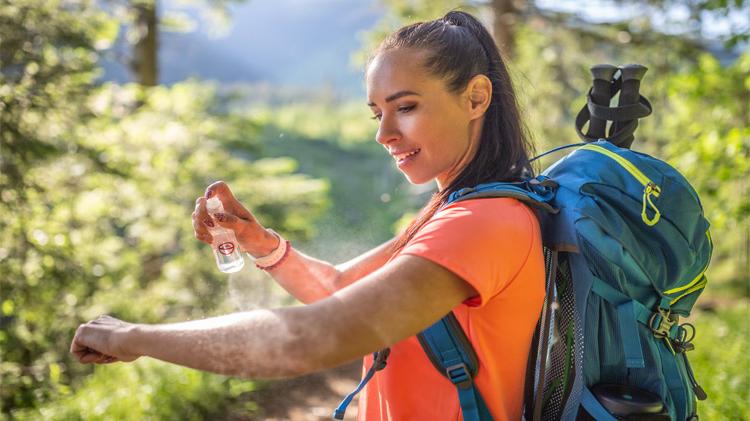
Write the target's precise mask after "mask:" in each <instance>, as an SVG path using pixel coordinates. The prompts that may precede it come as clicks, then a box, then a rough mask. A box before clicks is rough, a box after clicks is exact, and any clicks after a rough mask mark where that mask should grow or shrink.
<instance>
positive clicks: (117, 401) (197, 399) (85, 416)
mask: <svg viewBox="0 0 750 421" xmlns="http://www.w3.org/2000/svg"><path fill="white" fill-rule="evenodd" d="M256 387H257V386H256V385H255V384H254V383H253V382H251V381H248V380H242V379H237V378H230V377H224V376H217V375H213V374H208V373H204V372H200V371H196V370H192V369H188V368H183V367H178V366H173V365H168V364H163V363H160V362H157V361H154V360H144V359H142V360H139V361H137V362H135V363H132V364H127V365H125V364H115V365H110V366H99V367H96V368H95V369H94V372H93V374H91V375H90V376H88V377H86V378H85V379H84V381H83V382H82V384H80V385H77V386H76V393H75V394H69V393H68V394H64V395H63V397H61V398H60V399H58V400H56V401H53V402H50V403H48V404H45V405H43V406H41V407H40V408H35V409H26V410H19V411H15V412H13V414H12V415H13V417H14V418H15V419H18V420H38V419H45V420H50V421H52V420H60V421H63V420H65V421H68V420H91V421H96V420H113V419H114V420H121V421H128V420H132V421H141V420H165V419H179V420H195V421H198V420H206V419H216V418H217V417H221V416H226V415H227V414H229V413H237V414H240V413H241V414H243V415H249V414H250V413H252V412H255V410H256V409H257V408H256V406H255V405H254V404H253V403H252V402H246V403H243V402H242V401H241V400H240V399H239V398H240V397H244V395H245V394H246V393H247V392H252V391H253V390H255V389H256Z"/></svg>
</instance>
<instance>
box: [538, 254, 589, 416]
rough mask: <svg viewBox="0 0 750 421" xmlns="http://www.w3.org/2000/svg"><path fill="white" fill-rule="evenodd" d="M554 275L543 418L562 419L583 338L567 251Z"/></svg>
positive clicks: (560, 257) (560, 259)
mask: <svg viewBox="0 0 750 421" xmlns="http://www.w3.org/2000/svg"><path fill="white" fill-rule="evenodd" d="M558 259H559V261H558V268H557V273H556V275H555V297H554V300H553V301H552V305H553V311H552V314H553V317H552V332H550V334H551V335H552V338H551V341H550V342H551V351H550V354H549V357H548V358H549V359H548V367H549V368H548V370H547V373H546V375H545V386H544V397H543V409H542V419H544V420H558V419H560V418H561V416H562V413H563V410H564V409H565V403H566V402H567V399H568V397H569V395H570V391H571V388H572V385H573V381H574V380H575V367H576V364H575V362H574V359H577V355H576V352H575V350H576V348H577V347H576V346H575V344H576V343H577V342H578V343H580V341H581V340H582V335H581V333H580V328H578V327H577V326H576V322H575V320H576V318H575V291H574V289H573V281H572V277H571V274H570V264H569V262H568V259H567V257H566V254H565V253H559V257H558Z"/></svg>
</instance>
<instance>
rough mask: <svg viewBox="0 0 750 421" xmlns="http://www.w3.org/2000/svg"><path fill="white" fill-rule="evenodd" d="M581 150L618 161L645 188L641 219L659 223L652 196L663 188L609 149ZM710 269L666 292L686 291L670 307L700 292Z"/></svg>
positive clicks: (599, 147)
mask: <svg viewBox="0 0 750 421" xmlns="http://www.w3.org/2000/svg"><path fill="white" fill-rule="evenodd" d="M580 149H587V150H590V151H593V152H598V153H601V154H603V155H606V156H608V157H610V158H612V159H614V160H615V161H617V163H618V164H620V166H622V167H623V168H624V169H625V170H626V171H627V172H629V173H630V174H631V175H632V176H633V177H634V178H635V179H636V180H638V181H639V182H640V183H641V184H642V185H643V186H644V189H643V208H642V210H641V218H642V219H643V222H644V223H645V224H646V225H648V226H650V227H651V226H654V225H656V223H657V222H659V219H660V218H661V212H659V209H657V208H656V206H655V205H654V203H653V202H652V201H651V196H654V197H659V195H660V194H661V188H660V187H659V186H658V185H657V184H656V183H654V182H653V181H651V179H650V178H648V176H646V174H644V173H643V172H642V171H641V170H639V169H638V167H636V166H635V165H633V163H632V162H630V161H628V160H627V159H626V158H623V157H622V156H620V155H618V154H616V153H614V152H612V151H610V150H609V149H607V148H605V147H602V146H599V145H593V144H588V145H586V146H582V147H581V148H580ZM647 205H650V206H651V208H652V209H653V210H654V212H655V214H654V217H653V218H649V217H648V214H647V213H646V208H647ZM706 236H707V237H708V241H709V242H711V234H709V232H708V231H706ZM707 269H708V262H707V263H706V267H705V268H703V270H702V271H701V272H700V273H699V274H698V276H696V277H695V279H693V280H692V281H690V282H689V283H687V284H686V285H683V286H681V287H677V288H672V289H670V290H668V291H664V294H674V293H677V292H680V291H684V290H686V289H687V291H685V292H684V293H682V294H680V295H679V296H677V297H675V298H673V299H672V300H671V301H670V303H669V305H670V306H671V305H673V304H674V303H676V302H677V301H679V300H680V299H681V298H683V297H685V296H686V295H689V294H692V293H693V292H695V291H698V290H699V289H701V288H703V287H705V286H706V283H707V282H708V280H707V279H706V277H705V276H704V274H705V273H706V270H707Z"/></svg>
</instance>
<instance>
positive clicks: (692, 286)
mask: <svg viewBox="0 0 750 421" xmlns="http://www.w3.org/2000/svg"><path fill="white" fill-rule="evenodd" d="M706 237H707V238H708V242H709V243H710V244H711V247H712V248H713V240H712V239H711V233H710V232H709V231H708V230H706ZM710 263H711V260H710V259H709V260H708V262H706V267H704V268H703V270H702V271H701V272H700V273H699V274H698V276H696V277H695V278H694V279H693V280H692V281H690V282H688V283H687V284H685V285H683V286H681V287H677V288H672V289H670V290H667V291H664V293H665V294H674V293H676V292H680V291H683V290H685V289H687V291H686V292H684V293H682V294H681V295H680V296H679V297H677V298H674V299H673V300H672V301H670V303H669V305H672V304H674V303H676V302H677V301H678V300H679V299H680V298H682V297H684V296H686V295H688V294H691V293H693V292H695V291H698V290H699V289H701V288H703V287H705V286H706V283H708V279H706V277H705V276H704V275H705V273H706V271H707V270H708V265H709V264H710Z"/></svg>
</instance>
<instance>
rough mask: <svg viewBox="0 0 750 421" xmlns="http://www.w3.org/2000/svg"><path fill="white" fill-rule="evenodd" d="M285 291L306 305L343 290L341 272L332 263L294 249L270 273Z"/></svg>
mask: <svg viewBox="0 0 750 421" xmlns="http://www.w3.org/2000/svg"><path fill="white" fill-rule="evenodd" d="M268 272H269V274H270V275H271V276H273V278H274V279H275V280H276V282H278V283H279V285H281V286H282V287H283V288H284V289H285V290H287V291H288V292H289V293H290V294H292V295H293V296H294V297H295V298H297V299H298V300H300V301H301V302H303V303H305V304H310V303H313V302H315V301H318V300H321V299H323V298H325V297H328V296H330V295H331V294H333V293H334V292H336V291H338V290H339V289H341V288H342V286H341V285H339V281H340V279H341V275H342V274H341V272H340V271H339V270H338V269H337V268H336V267H335V266H334V265H332V264H331V263H328V262H325V261H323V260H318V259H316V258H314V257H310V256H307V255H306V254H304V253H302V252H300V251H298V250H295V249H294V248H292V249H291V250H289V255H288V256H287V257H286V258H285V259H284V261H283V262H281V264H279V265H278V266H277V267H276V268H274V269H271V270H269V271H268Z"/></svg>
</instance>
